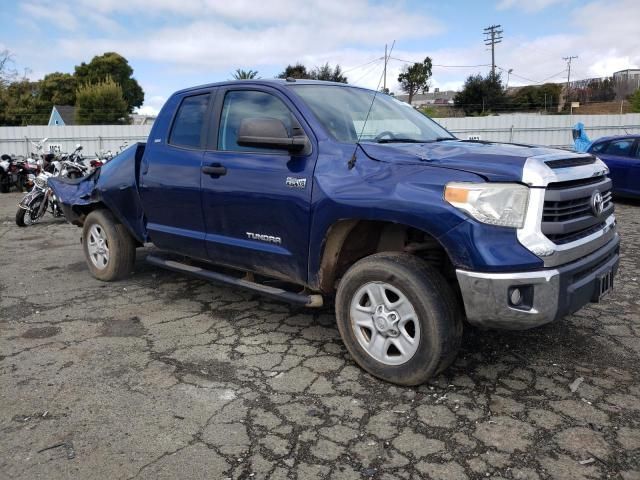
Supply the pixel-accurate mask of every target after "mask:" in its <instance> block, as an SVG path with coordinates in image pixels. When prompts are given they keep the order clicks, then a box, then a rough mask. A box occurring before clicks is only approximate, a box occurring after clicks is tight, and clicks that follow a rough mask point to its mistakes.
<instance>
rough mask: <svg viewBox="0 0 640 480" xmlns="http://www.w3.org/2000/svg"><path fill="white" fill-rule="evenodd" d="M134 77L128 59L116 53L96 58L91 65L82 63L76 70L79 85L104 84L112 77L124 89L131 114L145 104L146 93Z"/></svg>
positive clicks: (123, 93) (108, 53) (124, 95)
mask: <svg viewBox="0 0 640 480" xmlns="http://www.w3.org/2000/svg"><path fill="white" fill-rule="evenodd" d="M132 75H133V68H131V66H130V65H129V62H128V61H127V59H126V58H124V57H123V56H122V55H120V54H118V53H116V52H107V53H104V54H102V55H99V56H95V57H93V59H92V60H91V61H90V62H89V63H84V62H82V63H81V64H80V65H77V66H76V68H75V77H76V80H77V82H78V85H87V84H91V83H99V82H104V81H105V79H106V78H107V77H111V79H112V80H113V82H115V83H117V84H118V85H120V87H121V88H122V95H123V97H124V99H125V101H126V102H127V111H128V112H129V113H131V112H133V109H134V108H135V107H140V106H142V103H143V102H144V91H143V90H142V87H141V86H140V85H139V84H138V81H137V80H136V79H135V78H133V77H132Z"/></svg>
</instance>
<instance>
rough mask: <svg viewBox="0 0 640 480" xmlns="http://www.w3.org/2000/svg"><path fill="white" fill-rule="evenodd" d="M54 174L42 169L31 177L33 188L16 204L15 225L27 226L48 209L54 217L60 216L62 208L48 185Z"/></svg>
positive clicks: (38, 218)
mask: <svg viewBox="0 0 640 480" xmlns="http://www.w3.org/2000/svg"><path fill="white" fill-rule="evenodd" d="M53 176H54V174H52V173H49V172H46V171H42V172H41V173H40V174H39V175H37V176H34V178H32V179H31V180H32V182H33V188H32V189H31V191H30V192H29V193H27V194H26V195H25V196H24V197H23V199H22V200H21V201H20V203H19V204H18V211H17V212H16V225H18V226H19V227H27V226H29V225H33V224H34V223H36V222H37V221H38V220H40V219H41V218H42V217H43V216H44V214H45V213H46V212H47V210H48V211H50V212H51V214H52V215H53V216H54V217H61V216H62V210H61V209H60V205H59V204H58V200H57V198H56V196H55V194H54V193H53V190H51V188H50V187H49V185H48V181H49V178H51V177H53Z"/></svg>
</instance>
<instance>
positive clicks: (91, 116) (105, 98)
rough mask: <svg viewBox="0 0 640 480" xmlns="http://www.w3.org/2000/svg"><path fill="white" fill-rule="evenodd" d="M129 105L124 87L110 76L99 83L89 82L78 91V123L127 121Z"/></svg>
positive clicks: (91, 123)
mask: <svg viewBox="0 0 640 480" xmlns="http://www.w3.org/2000/svg"><path fill="white" fill-rule="evenodd" d="M127 107H128V105H127V101H126V100H125V98H124V93H123V90H122V87H121V86H120V85H118V84H117V83H116V82H115V81H114V80H113V79H112V78H111V77H110V76H107V77H106V79H105V80H102V81H99V82H97V83H87V84H84V85H82V86H81V87H80V88H78V90H77V91H76V123H78V125H110V124H121V123H126V122H127V120H128V108H127Z"/></svg>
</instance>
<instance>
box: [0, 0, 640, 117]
mask: <svg viewBox="0 0 640 480" xmlns="http://www.w3.org/2000/svg"><path fill="white" fill-rule="evenodd" d="M493 24H496V25H498V24H499V25H501V29H502V30H503V34H502V36H503V40H502V43H500V44H498V45H497V46H496V65H497V66H498V68H499V69H500V70H499V71H501V72H503V74H504V75H503V78H504V80H507V73H506V72H507V71H508V70H510V69H512V73H511V74H510V75H508V77H509V78H508V80H509V85H511V86H515V85H527V84H534V83H539V82H544V81H556V82H560V81H563V80H566V75H567V71H566V62H565V61H564V60H563V57H567V56H578V58H577V59H574V60H573V62H572V66H571V77H572V79H581V78H590V77H600V76H609V75H611V74H612V73H613V72H614V71H617V70H622V69H626V68H634V67H640V33H639V32H638V25H639V24H640V0H524V1H519V0H440V1H425V0H422V1H418V0H398V1H387V0H19V1H14V0H0V25H2V28H1V29H0V50H3V49H9V50H10V51H11V52H12V53H13V55H14V59H15V67H16V68H17V69H18V70H19V71H20V72H25V71H26V72H27V76H28V77H29V78H32V79H39V78H42V77H43V76H44V75H46V74H47V73H51V72H54V71H61V72H73V68H74V66H75V65H77V64H79V63H80V62H82V61H85V62H88V61H90V60H91V58H92V57H93V56H94V55H99V54H102V53H104V52H107V51H116V52H118V53H120V54H121V55H123V56H124V57H126V58H127V59H128V60H129V63H130V64H131V66H132V67H133V69H134V77H135V78H136V79H137V80H138V82H139V83H140V84H141V85H142V88H143V89H144V91H145V102H144V105H143V106H142V108H141V109H140V112H141V113H144V114H154V113H157V112H158V110H159V109H160V107H161V106H162V104H163V103H164V102H165V100H166V99H167V98H168V97H169V96H170V95H171V93H172V92H173V91H175V90H179V89H181V88H185V87H189V86H194V85H200V84H205V83H211V82H216V81H222V80H227V79H230V78H231V74H232V73H233V72H234V71H235V69H236V68H243V69H253V70H257V71H258V72H259V76H260V77H262V78H273V77H275V76H276V75H277V74H278V73H280V72H281V71H283V70H284V68H285V67H286V66H287V64H293V63H296V62H302V63H303V64H305V65H307V66H308V67H314V66H319V65H323V64H324V63H325V62H329V63H330V64H332V65H333V64H336V63H339V64H340V65H341V67H342V68H343V69H344V70H345V72H346V75H347V77H348V79H349V83H353V84H356V85H360V86H365V87H369V88H376V86H377V85H378V84H379V82H380V80H381V77H382V71H383V57H384V47H385V44H388V45H389V47H390V46H391V44H392V43H393V42H394V41H395V45H394V47H393V51H392V52H391V59H390V60H389V65H388V69H387V86H388V87H390V89H391V90H392V91H394V92H396V93H401V92H400V90H399V86H398V83H397V77H398V74H399V72H400V71H401V69H402V67H403V66H404V65H406V64H407V63H411V62H416V61H422V60H423V59H424V58H425V57H426V56H429V57H431V59H432V61H433V64H434V67H433V76H432V78H431V89H432V90H433V89H434V88H440V89H441V90H446V89H459V88H460V87H461V86H462V84H463V83H464V80H465V78H466V77H467V76H468V75H471V74H476V73H482V74H486V73H487V72H488V71H489V69H490V67H489V66H487V65H488V64H490V62H491V52H490V51H488V50H487V47H486V46H485V45H484V40H483V39H484V35H483V29H484V28H485V27H487V26H489V25H493Z"/></svg>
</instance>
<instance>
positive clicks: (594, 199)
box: [591, 190, 604, 217]
mask: <svg viewBox="0 0 640 480" xmlns="http://www.w3.org/2000/svg"><path fill="white" fill-rule="evenodd" d="M603 210H604V199H603V198H602V194H601V193H600V192H599V191H598V190H596V191H595V192H593V195H591V211H592V212H593V214H594V215H595V216H596V217H599V216H600V215H602V211H603Z"/></svg>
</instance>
